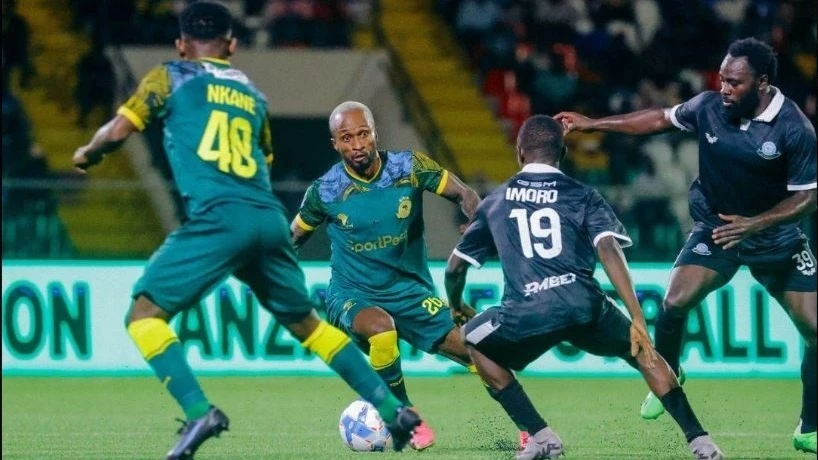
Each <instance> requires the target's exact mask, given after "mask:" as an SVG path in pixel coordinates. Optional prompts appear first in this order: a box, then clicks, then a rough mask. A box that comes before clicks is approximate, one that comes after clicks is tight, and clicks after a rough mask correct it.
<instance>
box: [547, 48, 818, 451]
mask: <svg viewBox="0 0 818 460" xmlns="http://www.w3.org/2000/svg"><path fill="white" fill-rule="evenodd" d="M776 72H777V59H776V56H775V52H774V51H773V49H772V48H771V47H770V46H768V45H767V44H765V43H763V42H761V41H759V40H756V39H754V38H745V39H741V40H737V41H735V42H733V43H732V44H731V45H730V48H729V49H728V50H727V55H726V56H725V58H724V61H722V64H721V69H720V71H719V75H720V77H721V90H720V91H718V92H717V91H707V92H704V93H701V94H699V95H698V96H696V97H694V98H692V99H690V100H689V101H687V102H685V103H683V104H679V105H677V106H675V107H673V108H670V109H665V110H662V109H648V110H642V111H639V112H634V113H629V114H625V115H616V116H612V117H606V118H601V119H597V120H593V119H589V118H587V117H585V116H582V115H580V114H577V113H560V114H558V115H556V117H555V118H556V119H557V120H558V121H560V122H562V124H563V126H564V128H565V130H566V132H570V131H575V130H577V131H614V132H622V133H628V134H650V133H656V132H660V131H665V130H668V129H671V128H673V127H676V128H679V129H682V130H685V131H693V132H696V133H697V134H698V137H699V177H698V179H696V181H694V182H693V185H692V186H691V187H690V214H691V216H692V217H693V220H694V221H695V225H694V227H693V229H692V231H691V233H690V236H689V238H688V240H687V243H686V244H685V245H684V247H683V248H682V251H681V252H680V253H679V257H678V258H677V259H676V263H675V265H674V268H673V271H672V272H671V275H670V283H669V286H668V288H667V292H666V293H665V298H664V308H663V309H662V311H661V312H660V314H659V318H658V320H657V323H656V349H657V351H658V352H659V354H661V355H662V356H663V357H665V359H667V360H668V363H670V365H671V367H672V368H673V370H674V371H675V372H676V374H677V375H679V379H680V380H681V381H682V383H684V378H685V377H684V373H683V372H682V369H681V368H680V367H679V356H680V354H681V349H682V335H683V332H684V330H685V325H686V322H687V313H688V312H689V311H690V309H691V308H693V307H695V306H696V305H698V304H699V303H700V302H701V301H702V300H704V298H705V297H706V296H707V295H708V294H709V293H710V292H712V291H713V290H715V289H718V288H719V287H721V286H723V285H724V284H725V283H727V282H728V281H729V280H730V278H732V277H733V275H734V274H735V273H736V271H737V270H738V268H739V267H740V266H741V265H747V266H748V267H749V268H750V272H751V273H752V274H753V276H754V277H755V279H756V280H758V282H759V283H761V284H762V285H763V286H764V287H765V288H766V289H767V292H769V293H770V295H771V296H773V297H774V298H775V299H776V300H778V302H779V303H780V304H781V305H782V306H783V307H784V308H785V309H786V310H787V313H788V314H789V315H790V317H791V318H792V319H793V321H794V322H795V325H796V327H797V328H798V330H799V331H800V333H801V335H802V336H803V337H804V340H805V341H806V344H807V347H806V350H805V352H804V358H803V362H802V364H801V381H802V383H803V398H802V409H801V422H800V423H799V424H798V427H797V428H796V430H795V433H794V434H793V445H794V446H795V448H796V449H798V450H803V451H807V452H812V453H815V451H816V412H817V411H818V408H817V406H816V392H817V391H818V388H816V364H815V360H816V287H815V282H816V276H815V269H816V267H815V256H814V254H813V253H812V251H811V250H810V248H809V246H808V244H807V238H806V237H805V236H804V235H803V234H802V233H801V231H800V230H799V228H798V224H799V222H800V221H801V220H802V219H804V218H805V217H806V216H808V215H810V214H812V213H813V212H814V211H815V209H816V144H815V141H816V138H815V130H814V129H813V127H812V125H811V124H810V122H809V120H808V119H807V117H806V116H804V114H803V113H802V112H801V110H799V108H798V107H797V106H796V105H795V103H794V102H793V101H792V100H790V99H788V98H786V97H785V96H784V94H783V93H782V92H781V90H779V89H778V88H776V87H774V86H772V83H773V81H774V80H775V77H776ZM662 412H663V409H662V406H661V404H659V403H658V401H657V399H656V397H655V395H653V394H649V395H648V397H647V398H646V399H645V402H644V403H643V404H642V408H641V414H642V417H644V418H646V419H655V418H656V417H658V416H659V415H661V414H662Z"/></svg>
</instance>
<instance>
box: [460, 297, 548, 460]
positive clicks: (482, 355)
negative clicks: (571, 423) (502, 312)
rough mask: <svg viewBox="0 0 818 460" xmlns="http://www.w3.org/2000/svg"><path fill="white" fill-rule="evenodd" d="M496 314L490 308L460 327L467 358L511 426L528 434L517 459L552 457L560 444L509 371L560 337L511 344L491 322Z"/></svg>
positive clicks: (538, 354) (539, 353)
mask: <svg viewBox="0 0 818 460" xmlns="http://www.w3.org/2000/svg"><path fill="white" fill-rule="evenodd" d="M498 313H499V308H497V307H494V308H490V309H488V310H486V311H484V312H483V313H482V314H480V315H478V316H476V317H475V318H473V319H472V320H470V321H469V322H468V323H466V325H465V326H464V327H463V334H464V342H465V343H466V346H467V350H468V352H469V356H470V358H471V360H472V362H473V363H474V365H475V367H476V368H477V371H478V373H479V375H480V377H481V378H482V379H483V382H485V383H486V386H487V387H488V389H489V394H490V395H491V397H492V398H493V399H494V400H495V401H497V402H498V403H500V406H502V408H503V410H505V411H506V414H508V416H509V418H511V420H512V421H514V423H515V425H517V426H518V427H520V428H522V429H523V430H525V431H527V432H528V433H531V441H530V442H529V443H528V445H527V446H526V447H525V448H524V449H523V450H521V451H520V452H518V454H517V459H520V460H528V459H535V458H555V457H557V456H558V455H560V454H562V452H563V445H562V441H561V440H560V438H559V436H557V434H556V433H554V432H553V431H552V430H551V428H549V427H548V423H547V422H546V421H545V419H543V417H542V416H541V415H540V413H539V412H537V409H536V408H535V407H534V404H532V403H531V400H530V399H529V398H528V395H527V394H526V393H525V390H523V387H522V385H520V382H519V381H517V379H516V378H515V376H514V374H513V373H512V369H514V370H522V369H523V368H525V366H526V365H528V364H529V363H530V362H531V361H533V360H535V359H536V358H537V357H539V356H540V355H542V354H543V353H545V352H546V351H547V350H548V349H549V348H551V347H552V346H553V345H555V344H557V343H559V342H560V341H561V340H562V337H561V336H558V335H553V336H551V337H546V338H541V339H539V340H538V339H536V338H535V339H533V340H529V341H522V342H512V341H510V340H509V339H508V338H506V337H504V336H503V331H500V328H501V326H500V325H499V324H497V323H496V322H495V321H494V320H495V318H496V316H497V314H498Z"/></svg>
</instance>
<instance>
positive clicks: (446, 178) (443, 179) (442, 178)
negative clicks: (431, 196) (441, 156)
mask: <svg viewBox="0 0 818 460" xmlns="http://www.w3.org/2000/svg"><path fill="white" fill-rule="evenodd" d="M448 182H449V171H448V170H446V169H444V170H443V174H441V176H440V183H438V184H437V189H435V193H436V194H438V195H442V194H443V190H446V184H448Z"/></svg>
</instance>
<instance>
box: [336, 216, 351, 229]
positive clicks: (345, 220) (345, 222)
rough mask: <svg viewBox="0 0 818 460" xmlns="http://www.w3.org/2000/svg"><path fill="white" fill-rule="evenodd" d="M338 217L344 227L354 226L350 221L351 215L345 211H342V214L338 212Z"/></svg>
mask: <svg viewBox="0 0 818 460" xmlns="http://www.w3.org/2000/svg"><path fill="white" fill-rule="evenodd" d="M337 217H338V222H340V223H341V227H343V228H352V224H350V223H349V216H348V215H346V214H344V213H340V214H338V216H337Z"/></svg>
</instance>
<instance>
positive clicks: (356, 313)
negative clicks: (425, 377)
mask: <svg viewBox="0 0 818 460" xmlns="http://www.w3.org/2000/svg"><path fill="white" fill-rule="evenodd" d="M345 321H349V323H350V327H349V329H350V331H351V332H352V333H353V334H354V335H355V336H356V337H358V338H359V339H360V340H362V341H363V342H365V343H366V346H365V348H368V350H369V363H370V365H371V366H372V368H373V369H375V372H377V373H378V375H379V376H381V378H382V379H383V381H384V382H386V384H387V385H389V389H390V390H391V391H392V394H394V395H395V396H396V397H397V398H398V399H399V400H401V402H403V404H405V405H407V406H409V407H412V406H413V404H412V401H411V400H410V399H409V395H408V393H407V391H406V381H405V380H404V378H403V370H402V368H401V361H400V350H399V348H398V331H397V329H396V327H395V321H394V319H393V318H392V316H391V315H390V314H389V313H387V312H386V311H385V310H384V309H382V308H381V307H378V306H366V307H361V308H356V306H353V307H351V308H349V309H348V310H347V312H346V314H345V318H344V319H342V323H343V322H345Z"/></svg>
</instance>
